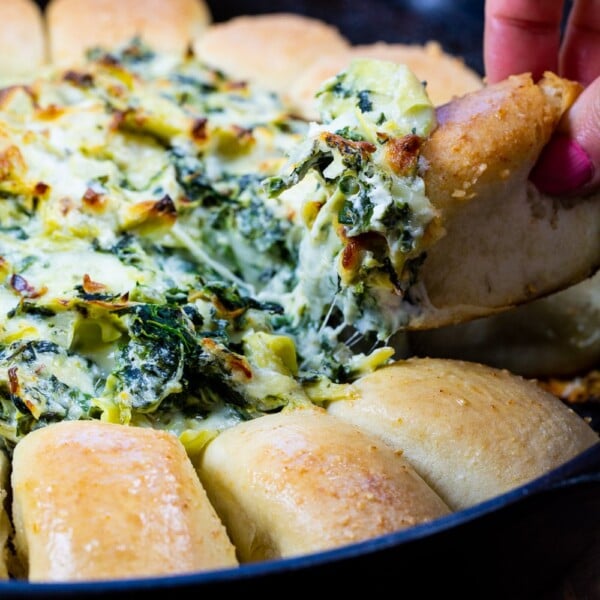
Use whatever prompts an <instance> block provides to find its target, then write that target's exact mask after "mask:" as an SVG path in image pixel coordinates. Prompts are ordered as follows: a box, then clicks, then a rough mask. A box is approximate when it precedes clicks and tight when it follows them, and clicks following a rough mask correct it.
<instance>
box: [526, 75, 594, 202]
mask: <svg viewBox="0 0 600 600" xmlns="http://www.w3.org/2000/svg"><path fill="white" fill-rule="evenodd" d="M530 179H531V181H532V182H533V183H534V184H535V186H536V187H537V188H538V189H539V190H540V191H542V192H545V193H547V194H550V195H574V194H576V195H585V194H588V193H590V192H593V191H595V190H597V189H599V188H600V78H598V79H596V80H595V81H593V82H592V83H591V84H590V85H589V86H588V87H587V88H586V89H585V90H584V91H583V92H582V93H581V95H580V96H579V97H578V98H577V100H576V101H575V103H574V104H573V106H572V107H571V108H570V110H569V111H568V112H567V114H566V115H565V117H564V118H563V122H562V123H561V126H560V130H559V131H557V133H556V134H555V135H554V137H553V138H552V139H551V140H550V142H549V143H548V145H547V146H546V147H545V148H544V150H543V152H542V154H541V156H540V158H539V160H538V162H537V164H536V166H535V167H534V168H533V170H532V172H531V175H530Z"/></svg>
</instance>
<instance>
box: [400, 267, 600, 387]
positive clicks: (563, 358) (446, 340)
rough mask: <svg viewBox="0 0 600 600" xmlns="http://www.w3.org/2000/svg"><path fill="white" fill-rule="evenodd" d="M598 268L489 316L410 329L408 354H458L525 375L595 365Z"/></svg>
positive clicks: (598, 354)
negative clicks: (569, 283) (556, 289)
mask: <svg viewBox="0 0 600 600" xmlns="http://www.w3.org/2000/svg"><path fill="white" fill-rule="evenodd" d="M599 323H600V271H598V272H597V273H596V274H595V275H594V276H593V277H589V278H588V279H585V280H583V281H582V282H580V283H578V284H576V285H573V286H571V287H568V288H567V289H565V290H562V291H560V292H557V293H555V294H550V295H549V296H545V297H544V298H540V299H538V300H534V301H533V302H528V303H526V304H522V305H521V306H517V307H515V308H513V309H511V310H507V311H506V312H502V313H500V314H497V315H492V316H491V317H486V318H482V319H475V320H473V321H469V322H467V323H458V324H456V325H449V326H448V327H439V328H437V329H431V330H427V331H414V332H411V334H410V336H409V342H408V343H409V344H410V348H411V351H412V353H413V354H419V355H422V356H436V357H440V358H459V359H462V360H473V361H477V362H482V363H485V364H488V365H491V366H492V367H499V368H503V369H508V370H509V371H512V372H513V373H518V374H519V375H524V376H525V377H540V378H541V377H560V376H563V377H564V376H570V377H573V376H576V375H578V374H581V373H583V372H585V371H587V370H588V369H592V368H594V367H596V366H597V365H600V332H599V328H598V324H599Z"/></svg>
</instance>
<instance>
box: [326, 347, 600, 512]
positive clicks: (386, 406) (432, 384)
mask: <svg viewBox="0 0 600 600" xmlns="http://www.w3.org/2000/svg"><path fill="white" fill-rule="evenodd" d="M353 388H354V394H355V396H354V397H353V398H350V399H348V400H339V401H336V402H333V403H332V404H331V405H330V406H329V408H328V411H329V413H330V414H332V415H334V416H335V417H337V418H339V419H342V420H344V421H347V422H349V423H351V424H353V425H355V426H357V427H359V428H361V429H362V430H364V431H366V432H369V433H370V434H373V435H376V436H378V437H379V438H380V439H381V440H383V441H385V442H386V443H387V444H389V445H391V446H393V447H394V448H396V449H397V450H398V451H401V452H402V453H403V456H404V457H405V458H406V460H407V461H408V462H409V463H410V464H411V465H412V466H413V467H414V468H415V470H416V471H417V472H418V473H419V474H420V475H421V476H422V477H423V478H424V479H425V481H427V482H428V483H429V484H430V485H431V487H432V488H433V489H434V490H436V492H437V493H438V494H439V495H440V496H441V497H442V498H443V499H444V500H445V501H446V502H447V503H448V505H449V506H450V507H451V508H453V509H461V508H465V507H467V506H471V505H473V504H476V503H478V502H481V501H483V500H486V499H488V498H491V497H493V496H496V495H499V494H501V493H503V492H506V491H508V490H510V489H513V488H515V487H517V486H519V485H521V484H524V483H526V482H528V481H530V480H532V479H534V478H536V477H538V476H540V475H542V474H544V473H546V472H548V471H550V470H551V469H553V468H555V467H558V466H559V465H561V464H563V463H565V462H566V461H568V460H569V459H570V458H573V457H574V456H576V455H577V454H579V453H581V452H583V451H584V450H585V449H586V448H589V447H591V446H592V445H594V444H596V443H598V442H599V438H598V435H597V434H596V432H595V431H594V430H593V429H592V428H591V427H590V426H589V425H588V424H587V423H586V422H585V421H584V420H583V419H582V418H580V417H579V416H578V415H577V414H576V413H574V412H573V411H572V410H571V409H570V408H568V407H567V406H566V405H564V404H563V403H562V402H561V401H560V400H558V398H556V397H555V396H553V395H552V394H550V393H548V392H545V391H543V390H542V389H541V388H540V387H539V386H538V385H537V384H535V383H534V382H533V381H530V380H526V379H524V378H522V377H519V376H517V375H513V374H511V373H509V372H508V371H504V370H498V369H493V368H492V367H487V366H484V365H480V364H477V363H469V362H462V361H457V360H449V359H448V360H444V359H428V358H422V359H420V358H410V359H407V360H404V361H399V362H396V363H394V364H392V365H390V366H387V367H384V368H383V369H380V370H379V371H376V372H374V373H371V374H369V375H366V376H364V377H363V378H361V379H359V380H358V381H357V382H356V383H354V384H353Z"/></svg>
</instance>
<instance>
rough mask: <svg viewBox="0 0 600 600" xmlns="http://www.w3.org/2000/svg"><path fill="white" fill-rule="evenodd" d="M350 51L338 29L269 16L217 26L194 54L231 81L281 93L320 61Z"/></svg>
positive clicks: (318, 22)
mask: <svg viewBox="0 0 600 600" xmlns="http://www.w3.org/2000/svg"><path fill="white" fill-rule="evenodd" d="M349 46H350V42H349V41H348V40H346V38H345V37H344V36H343V35H342V34H341V33H340V32H339V31H338V29H336V28H335V27H333V26H332V25H329V24H327V23H325V22H324V21H321V20H320V19H315V18H312V17H307V16H303V15H299V14H292V13H270V14H263V15H253V16H239V17H234V18H232V19H230V20H228V21H225V22H223V23H214V24H212V25H211V26H210V27H209V28H208V30H207V31H206V33H205V34H204V35H203V36H201V37H200V38H198V40H197V41H196V43H195V44H194V51H195V53H196V55H197V56H198V58H200V59H201V60H203V61H204V62H206V63H207V64H209V65H211V66H212V67H215V68H217V69H220V70H221V71H223V72H225V73H226V74H227V75H229V76H230V77H233V78H237V79H242V80H249V81H252V82H253V83H256V84H258V85H260V86H262V87H264V88H266V89H269V90H272V91H275V92H279V93H283V92H285V91H287V89H288V87H289V85H290V84H291V82H292V81H294V80H295V79H296V77H297V76H298V73H301V72H302V71H303V70H304V69H305V68H306V67H307V66H308V65H310V64H312V63H313V62H314V61H315V60H316V59H317V58H318V57H319V56H323V55H330V54H336V53H338V52H341V51H344V50H346V49H347V48H349Z"/></svg>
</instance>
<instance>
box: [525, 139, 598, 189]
mask: <svg viewBox="0 0 600 600" xmlns="http://www.w3.org/2000/svg"><path fill="white" fill-rule="evenodd" d="M593 175H594V165H593V163H592V161H591V160H590V157H589V156H588V155H587V153H586V151H585V150H584V149H583V148H582V147H581V146H580V145H579V144H578V143H577V142H576V141H575V140H573V139H571V138H569V137H567V136H566V135H557V136H555V137H553V138H552V140H550V142H549V143H548V145H547V146H546V147H545V148H544V150H543V151H542V154H541V155H540V158H539V160H538V162H537V164H536V165H535V167H534V168H533V170H532V171H531V174H530V175H529V179H530V180H531V181H532V182H533V184H534V185H535V186H536V187H537V188H538V190H540V191H541V192H544V193H546V194H550V195H551V196H558V195H561V194H568V193H569V192H573V191H575V190H577V189H579V188H580V187H582V186H583V185H585V184H586V183H587V182H588V181H590V179H591V178H592V176H593Z"/></svg>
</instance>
